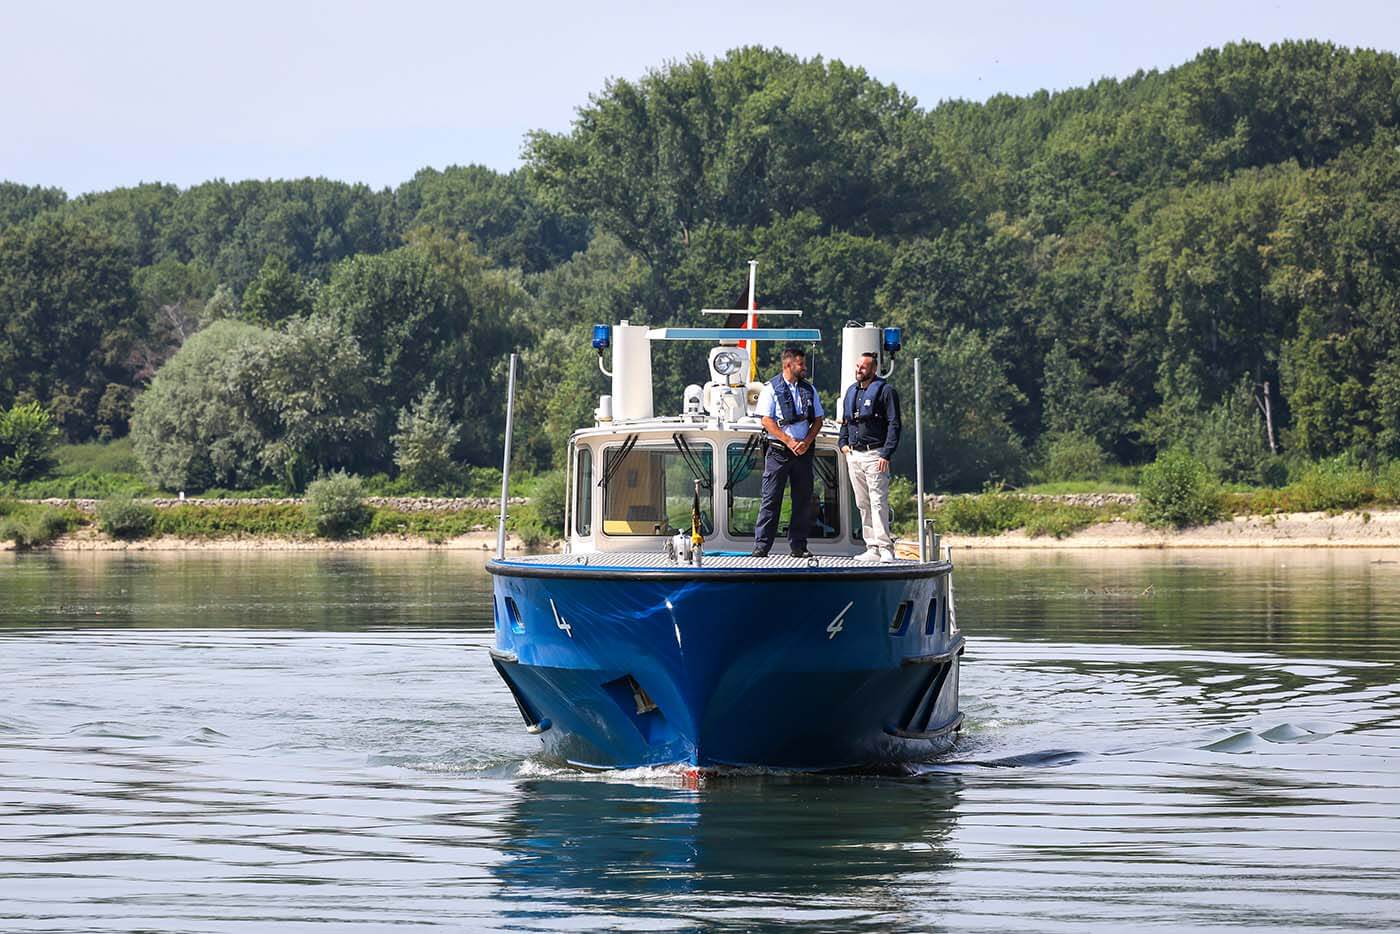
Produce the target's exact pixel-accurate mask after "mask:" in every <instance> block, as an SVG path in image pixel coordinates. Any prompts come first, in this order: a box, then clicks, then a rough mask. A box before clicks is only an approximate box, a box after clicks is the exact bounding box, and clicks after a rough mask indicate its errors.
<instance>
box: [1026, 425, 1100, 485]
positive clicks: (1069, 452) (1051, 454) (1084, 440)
mask: <svg viewBox="0 0 1400 934" xmlns="http://www.w3.org/2000/svg"><path fill="white" fill-rule="evenodd" d="M1109 465H1110V464H1109V459H1108V455H1107V454H1106V453H1104V450H1103V448H1101V447H1099V443H1098V442H1097V441H1095V440H1094V439H1093V438H1091V437H1089V436H1088V435H1086V434H1083V433H1081V432H1077V431H1070V432H1065V433H1063V434H1058V435H1054V436H1052V437H1051V438H1049V440H1048V441H1047V443H1046V445H1045V467H1044V469H1043V470H1042V479H1043V480H1046V481H1049V482H1056V481H1064V480H1096V479H1098V478H1100V477H1102V476H1103V475H1104V474H1105V473H1106V472H1107V471H1108V468H1109Z"/></svg>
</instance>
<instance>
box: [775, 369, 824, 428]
mask: <svg viewBox="0 0 1400 934" xmlns="http://www.w3.org/2000/svg"><path fill="white" fill-rule="evenodd" d="M769 385H770V386H772V387H773V398H774V399H776V400H777V401H778V411H779V413H781V415H782V417H781V418H779V419H778V424H779V425H782V426H783V427H784V428H786V427H787V426H788V425H791V424H794V423H795V422H806V423H807V424H809V425H810V424H812V422H815V421H816V420H817V392H816V390H815V389H813V388H812V384H811V383H809V382H807V381H806V380H805V379H799V380H798V381H797V391H798V392H800V393H802V409H803V414H802V415H798V414H797V411H796V410H795V409H794V408H793V400H792V394H791V393H789V392H788V384H787V381H786V380H784V379H783V374H781V373H779V374H778V375H777V376H775V377H773V380H772V382H770V383H769Z"/></svg>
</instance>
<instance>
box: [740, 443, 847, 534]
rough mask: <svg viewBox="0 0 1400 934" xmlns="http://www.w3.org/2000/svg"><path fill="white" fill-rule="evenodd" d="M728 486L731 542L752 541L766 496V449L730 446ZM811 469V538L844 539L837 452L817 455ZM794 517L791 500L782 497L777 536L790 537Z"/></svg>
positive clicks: (742, 445) (750, 446)
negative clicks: (739, 539)
mask: <svg viewBox="0 0 1400 934" xmlns="http://www.w3.org/2000/svg"><path fill="white" fill-rule="evenodd" d="M727 456H728V466H729V482H728V484H726V487H725V493H726V495H727V497H728V498H727V500H726V503H727V504H728V506H729V535H730V536H731V537H732V538H752V537H753V530H754V526H756V525H757V524H758V507H759V503H760V501H761V499H762V494H763V449H762V447H760V446H755V445H752V444H749V445H746V444H745V443H744V442H742V441H736V442H731V443H730V445H729V450H728V455H727ZM815 457H816V459H815V461H814V462H813V465H812V468H813V469H812V474H813V477H812V479H813V483H812V498H813V499H814V500H815V501H816V507H815V509H814V510H813V511H812V516H813V520H812V533H811V537H812V538H839V537H840V536H841V487H840V485H839V483H838V482H837V478H838V477H840V473H839V472H838V471H837V468H836V457H837V454H836V452H835V451H820V450H819V451H817V452H816V455H815ZM791 516H792V496H791V494H789V495H786V496H784V497H783V506H782V512H781V513H779V514H778V535H779V537H782V536H785V535H787V528H788V522H789V521H790V519H791Z"/></svg>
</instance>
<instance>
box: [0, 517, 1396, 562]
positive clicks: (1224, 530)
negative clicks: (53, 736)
mask: <svg viewBox="0 0 1400 934" xmlns="http://www.w3.org/2000/svg"><path fill="white" fill-rule="evenodd" d="M943 543H944V544H946V545H952V546H953V547H954V548H960V549H969V548H970V549H979V550H1051V551H1054V550H1078V549H1097V548H1108V549H1153V548H1391V547H1397V548H1400V509H1393V510H1384V511H1371V512H1356V513H1342V514H1333V515H1329V514H1327V513H1323V512H1298V513H1279V514H1274V515H1267V516H1236V517H1235V518H1233V519H1227V520H1224V521H1221V522H1215V523H1212V524H1210V525H1205V526H1200V527H1197V528H1189V529H1180V530H1163V529H1157V528H1153V527H1151V526H1147V525H1144V524H1142V523H1141V522H1135V521H1132V520H1131V519H1127V518H1122V517H1119V518H1115V519H1113V520H1110V521H1107V522H1099V523H1095V524H1093V525H1090V526H1088V527H1087V528H1085V529H1083V530H1081V531H1078V532H1075V533H1073V534H1070V535H1066V536H1064V537H1060V538H1057V537H1055V536H1053V535H1031V534H1029V533H1028V532H1027V531H1026V530H1025V529H1017V530H1015V531H1011V532H1003V533H1001V534H998V535H959V534H946V535H944V536H943ZM557 546H558V543H549V542H539V541H532V542H528V543H527V542H526V541H525V540H523V539H522V538H521V537H520V536H519V535H516V534H514V533H511V534H510V535H508V536H507V544H506V548H507V550H508V551H516V552H519V551H526V550H534V551H539V550H550V549H551V548H556V547H557ZM13 547H14V546H13V545H12V544H11V543H9V542H0V551H4V550H10V549H13ZM495 547H496V533H495V531H494V530H492V529H478V530H474V531H470V532H467V533H465V534H460V535H453V536H449V537H438V536H427V535H418V534H413V533H411V532H407V533H405V532H400V533H388V534H379V535H368V536H365V537H363V538H352V539H345V540H328V539H321V538H309V537H304V536H285V535H244V534H237V535H229V536H222V537H220V536H200V537H182V536H176V535H160V536H155V537H152V538H145V539H139V540H137V541H120V540H117V539H113V538H110V537H109V536H106V535H103V534H102V533H101V532H99V531H98V530H97V529H96V528H93V527H91V526H86V527H83V528H80V529H77V530H75V531H73V532H70V533H68V534H66V535H62V536H59V537H58V538H57V539H55V540H54V541H53V542H52V543H50V544H48V545H44V546H41V547H40V548H38V549H36V550H46V551H105V552H122V551H130V552H153V551H195V552H247V551H477V552H487V551H492V550H494V549H495ZM912 547H913V546H912V545H910V546H907V547H905V552H906V553H909V554H912Z"/></svg>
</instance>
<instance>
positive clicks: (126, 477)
mask: <svg viewBox="0 0 1400 934" xmlns="http://www.w3.org/2000/svg"><path fill="white" fill-rule="evenodd" d="M6 492H7V493H8V494H9V495H11V496H17V497H19V498H21V499H102V498H104V497H108V496H117V495H121V494H125V495H127V496H140V495H143V494H148V493H150V492H151V488H150V486H149V485H148V484H147V483H146V481H145V480H142V479H141V478H140V477H138V476H135V475H134V474H126V473H116V474H108V473H92V472H90V471H89V472H87V473H81V474H77V475H74V476H71V477H46V478H44V479H43V480H30V481H29V482H28V483H11V484H8V485H7V488H6Z"/></svg>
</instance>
